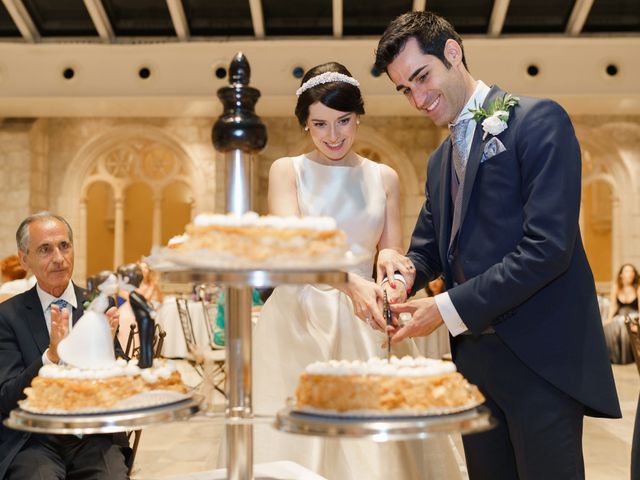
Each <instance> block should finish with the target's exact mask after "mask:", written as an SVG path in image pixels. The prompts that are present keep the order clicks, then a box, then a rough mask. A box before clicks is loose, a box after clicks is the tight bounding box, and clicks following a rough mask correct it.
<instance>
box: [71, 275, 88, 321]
mask: <svg viewBox="0 0 640 480" xmlns="http://www.w3.org/2000/svg"><path fill="white" fill-rule="evenodd" d="M73 289H74V290H75V292H76V301H77V302H78V308H74V309H73V317H72V321H73V325H75V324H76V322H77V321H78V320H80V317H82V315H84V301H85V300H86V295H85V294H86V290H84V289H83V288H80V287H78V286H77V285H76V284H75V283H74V284H73Z"/></svg>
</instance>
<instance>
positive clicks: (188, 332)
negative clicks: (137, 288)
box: [176, 297, 227, 398]
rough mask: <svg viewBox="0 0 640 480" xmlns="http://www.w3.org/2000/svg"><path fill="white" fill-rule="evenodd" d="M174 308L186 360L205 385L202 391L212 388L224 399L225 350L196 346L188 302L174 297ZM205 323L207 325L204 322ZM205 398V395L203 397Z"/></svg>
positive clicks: (185, 299)
mask: <svg viewBox="0 0 640 480" xmlns="http://www.w3.org/2000/svg"><path fill="white" fill-rule="evenodd" d="M176 306H177V309H178V317H179V318H180V326H181V327H182V333H183V334H184V340H185V342H186V345H187V352H188V353H187V355H188V356H187V358H186V360H187V361H189V363H190V364H191V365H192V366H193V368H194V369H195V371H196V372H197V373H198V375H199V376H200V377H201V378H202V380H203V382H205V384H204V385H203V390H206V389H207V388H209V387H212V388H213V389H214V390H216V391H217V392H219V393H220V394H222V395H223V396H224V397H225V398H226V396H227V395H226V392H225V390H224V385H225V382H226V368H225V363H226V352H225V350H212V349H211V345H210V344H208V345H206V346H204V347H202V346H200V345H198V343H197V341H196V337H195V334H194V330H193V322H192V320H191V313H190V312H189V300H188V299H187V298H184V297H176ZM205 323H207V322H206V321H205ZM205 398H207V395H205Z"/></svg>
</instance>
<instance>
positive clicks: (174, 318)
mask: <svg viewBox="0 0 640 480" xmlns="http://www.w3.org/2000/svg"><path fill="white" fill-rule="evenodd" d="M188 307H189V315H191V324H192V325H193V335H194V336H195V339H196V344H197V345H198V346H199V347H200V348H202V349H209V348H210V347H209V342H210V338H209V333H208V331H207V325H206V324H205V317H204V311H203V309H202V302H193V301H189V302H188ZM213 311H214V312H215V309H213ZM156 322H157V323H158V324H160V326H161V327H162V329H163V330H164V331H165V332H167V336H166V337H165V338H164V344H163V346H162V356H163V357H169V358H186V357H187V343H186V342H185V339H184V333H183V332H182V326H181V323H180V316H179V315H178V307H177V306H176V298H175V297H173V296H167V297H165V299H164V301H163V302H162V305H161V306H160V308H158V315H157V317H156Z"/></svg>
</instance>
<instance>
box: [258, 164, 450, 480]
mask: <svg viewBox="0 0 640 480" xmlns="http://www.w3.org/2000/svg"><path fill="white" fill-rule="evenodd" d="M292 160H293V164H294V168H295V172H296V181H297V189H298V204H299V208H300V211H301V213H302V214H303V215H316V216H317V215H327V216H331V217H334V218H335V219H336V221H337V223H338V226H339V228H341V229H343V230H344V231H345V232H346V233H347V236H348V238H349V243H350V244H358V245H360V247H362V248H363V249H365V251H366V252H367V253H368V257H367V258H366V259H365V260H363V261H362V262H361V263H360V264H359V265H358V266H357V267H355V268H354V269H353V271H354V272H356V273H358V274H360V275H361V276H363V277H365V278H371V276H372V270H373V262H374V257H375V253H376V245H377V243H378V240H379V239H380V236H381V234H382V230H383V227H384V218H385V208H386V195H385V190H384V185H383V183H382V176H381V172H380V168H379V165H378V164H377V163H375V162H372V161H370V160H365V161H364V162H362V163H361V164H360V165H358V166H355V167H351V166H327V165H321V164H318V163H316V162H314V161H312V160H310V159H309V158H307V157H306V156H304V155H301V156H298V157H294V158H292ZM384 340H385V336H384V334H382V333H380V332H377V331H374V330H372V329H371V328H369V327H368V326H367V325H366V324H365V323H364V322H362V321H361V320H359V319H358V318H357V317H356V316H355V315H354V313H353V307H352V304H351V300H350V299H349V298H348V297H347V296H346V295H345V294H343V293H342V292H340V291H338V290H336V289H334V288H331V287H329V286H326V285H304V286H281V287H277V288H276V289H275V290H274V292H273V294H272V295H271V297H270V298H269V300H268V301H267V302H266V304H265V305H264V306H263V308H262V313H261V316H260V319H259V320H258V323H257V325H256V326H255V327H254V331H253V387H254V388H253V393H254V395H253V406H254V412H255V413H256V414H258V415H274V414H275V413H276V412H277V411H278V410H280V409H281V408H283V407H284V406H285V404H286V399H287V397H293V395H294V392H295V387H296V385H297V382H298V377H299V376H300V373H301V372H302V371H303V370H304V368H305V367H306V366H307V365H308V364H309V363H312V362H315V361H326V360H330V359H338V360H339V359H347V360H356V359H359V360H366V359H368V358H370V357H373V356H378V357H384V356H386V350H385V349H383V348H382V347H381V345H382V343H383V342H384ZM393 353H394V354H395V355H398V356H402V355H407V354H416V353H417V350H416V349H415V345H414V344H413V342H403V343H402V344H400V345H398V346H397V347H394V352H393ZM277 460H291V461H294V462H296V463H298V464H300V465H303V466H305V467H307V468H309V469H310V470H312V471H314V472H316V473H318V474H320V475H322V476H324V477H326V478H328V479H331V480H339V479H344V480H352V479H362V478H366V479H369V480H374V479H385V480H386V479H389V478H394V479H398V480H403V479H407V480H414V479H434V478H437V479H446V480H452V479H457V478H460V470H459V467H458V463H457V460H456V456H455V454H454V447H453V443H452V441H451V439H450V438H449V437H447V436H443V437H438V438H436V439H431V440H427V441H402V442H389V443H375V442H373V441H371V440H360V439H358V440H354V439H327V438H320V437H306V436H301V435H292V434H285V433H281V432H277V431H275V430H274V429H273V428H271V427H270V426H269V425H266V424H257V425H256V426H255V428H254V462H255V463H262V462H270V461H277Z"/></svg>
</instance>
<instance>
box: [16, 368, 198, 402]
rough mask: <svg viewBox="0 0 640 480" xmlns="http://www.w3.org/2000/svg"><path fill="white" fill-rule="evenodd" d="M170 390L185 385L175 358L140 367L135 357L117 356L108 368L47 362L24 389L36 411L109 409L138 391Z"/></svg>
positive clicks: (183, 387) (182, 388) (178, 390)
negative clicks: (118, 357)
mask: <svg viewBox="0 0 640 480" xmlns="http://www.w3.org/2000/svg"><path fill="white" fill-rule="evenodd" d="M154 390H164V391H166V390H169V391H173V392H177V393H181V394H184V393H186V392H187V388H186V386H185V385H184V384H183V383H182V380H181V377H180V374H179V373H178V371H177V369H176V366H175V364H174V363H173V362H170V361H162V360H155V362H154V366H153V367H151V368H146V369H140V368H138V366H137V361H136V360H131V361H130V362H126V361H125V360H122V359H119V360H116V361H115V363H114V365H113V366H111V367H107V368H97V369H89V368H85V369H83V368H77V367H72V366H68V365H67V366H65V365H44V366H43V367H42V368H41V369H40V371H39V372H38V376H37V377H35V378H34V379H33V381H32V382H31V386H30V387H27V388H26V389H25V394H26V396H27V405H28V407H27V409H28V410H29V411H34V412H43V413H46V412H51V411H55V412H57V411H65V412H82V411H92V410H107V409H110V408H114V407H116V406H117V404H118V403H120V402H123V401H126V399H127V398H129V397H132V396H134V395H137V394H141V393H145V392H150V391H154Z"/></svg>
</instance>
